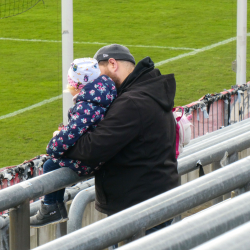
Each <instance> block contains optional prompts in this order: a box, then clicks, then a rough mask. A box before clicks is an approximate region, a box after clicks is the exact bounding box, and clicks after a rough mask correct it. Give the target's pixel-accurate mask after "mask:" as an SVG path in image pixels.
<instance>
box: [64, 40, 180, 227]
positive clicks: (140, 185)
mask: <svg viewBox="0 0 250 250" xmlns="http://www.w3.org/2000/svg"><path fill="white" fill-rule="evenodd" d="M94 58H95V59H96V60H97V61H98V64H99V68H100V70H101V73H102V74H105V75H108V76H109V77H110V78H112V79H113V80H114V82H115V84H116V87H117V93H118V96H117V98H116V99H115V101H114V102H113V103H112V105H111V106H110V108H109V110H108V112H107V114H106V116H105V119H104V120H103V121H101V122H100V123H99V124H98V125H97V127H96V129H95V130H94V131H93V132H92V133H87V134H85V135H84V136H82V137H81V138H80V139H79V140H78V141H77V142H76V145H75V146H74V147H72V148H71V149H70V150H69V151H67V152H66V156H67V157H68V158H72V159H77V160H80V161H83V162H84V163H85V164H87V165H89V166H93V167H94V166H97V165H99V164H100V166H101V168H100V169H99V170H98V171H96V173H95V189H96V201H95V207H96V209H97V210H98V211H100V212H101V213H105V214H107V215H108V216H110V215H112V214H114V213H117V212H119V211H121V210H123V209H126V208H129V207H131V206H133V205H135V204H138V203H140V202H142V201H145V200H147V199H149V198H151V197H154V196H156V195H158V194H161V193H163V192H166V191H168V190H170V189H172V188H175V187H176V186H177V185H178V174H177V161H176V158H175V153H176V152H175V133H176V132H175V121H174V118H173V114H172V108H173V106H174V97H175V90H176V83H175V78H174V75H173V74H169V75H162V74H161V73H160V71H159V69H155V68H154V63H153V61H152V60H151V59H150V57H146V58H144V59H143V60H141V61H140V62H139V63H138V64H137V65H136V66H135V59H134V57H133V56H132V54H131V53H130V51H129V50H128V48H126V47H124V46H121V45H118V44H113V45H109V46H104V47H102V48H101V49H99V50H98V51H97V53H96V54H95V56H94ZM168 224H170V223H169V222H168V223H167V224H163V225H164V226H165V225H168Z"/></svg>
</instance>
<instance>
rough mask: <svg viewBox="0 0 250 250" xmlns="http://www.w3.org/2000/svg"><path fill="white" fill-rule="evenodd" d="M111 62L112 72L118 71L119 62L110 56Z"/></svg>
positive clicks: (109, 65)
mask: <svg viewBox="0 0 250 250" xmlns="http://www.w3.org/2000/svg"><path fill="white" fill-rule="evenodd" d="M108 62H109V64H108V67H109V69H110V71H112V72H116V71H117V70H118V63H117V61H116V60H115V59H114V58H109V61H108Z"/></svg>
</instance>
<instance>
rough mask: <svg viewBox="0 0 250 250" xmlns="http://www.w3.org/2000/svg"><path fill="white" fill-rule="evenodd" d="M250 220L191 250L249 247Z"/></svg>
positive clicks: (232, 249) (236, 249)
mask: <svg viewBox="0 0 250 250" xmlns="http://www.w3.org/2000/svg"><path fill="white" fill-rule="evenodd" d="M249 234H250V222H247V223H245V224H243V225H241V226H239V227H236V228H235V229H233V230H230V231H229V232H227V233H224V234H222V235H220V236H218V237H216V238H214V239H212V240H210V241H208V242H206V243H204V244H202V245H200V246H198V247H195V248H192V250H204V249H209V250H221V249H227V250H239V249H249V246H250V237H249Z"/></svg>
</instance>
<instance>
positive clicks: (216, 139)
mask: <svg viewBox="0 0 250 250" xmlns="http://www.w3.org/2000/svg"><path fill="white" fill-rule="evenodd" d="M236 125H237V124H235V125H231V126H229V127H231V129H230V130H226V129H225V130H224V129H220V130H217V131H216V132H217V133H216V134H215V135H212V136H209V137H206V136H202V140H201V141H197V142H196V143H193V144H192V145H190V146H189V144H188V145H187V147H184V151H183V152H182V153H181V154H180V156H179V158H178V159H181V158H183V157H185V156H188V155H190V154H192V153H193V152H196V151H200V150H202V149H205V148H208V147H210V146H213V145H215V144H218V143H220V142H222V141H226V140H229V139H232V138H234V137H236V136H239V135H241V134H243V133H246V132H248V131H249V128H250V119H248V122H247V123H244V124H242V126H236ZM229 127H227V128H229ZM213 133H215V132H212V133H211V134H213ZM199 138H201V137H199Z"/></svg>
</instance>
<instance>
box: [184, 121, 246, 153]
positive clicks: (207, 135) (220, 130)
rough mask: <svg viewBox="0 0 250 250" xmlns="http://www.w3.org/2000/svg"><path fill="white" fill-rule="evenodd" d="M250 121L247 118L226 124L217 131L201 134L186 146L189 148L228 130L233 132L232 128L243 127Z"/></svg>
mask: <svg viewBox="0 0 250 250" xmlns="http://www.w3.org/2000/svg"><path fill="white" fill-rule="evenodd" d="M249 123H250V118H247V119H245V120H243V121H240V122H237V123H234V124H232V125H229V126H226V127H224V128H222V129H218V130H215V131H213V132H210V133H208V134H205V135H202V136H199V137H197V138H195V139H193V140H191V141H190V142H189V144H188V145H187V146H186V147H187V148H189V147H191V146H192V145H193V144H196V143H199V142H203V141H204V140H207V139H210V138H212V137H214V136H217V135H219V134H221V133H228V132H231V131H232V130H235V129H236V128H241V127H243V126H245V125H250V124H249Z"/></svg>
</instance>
